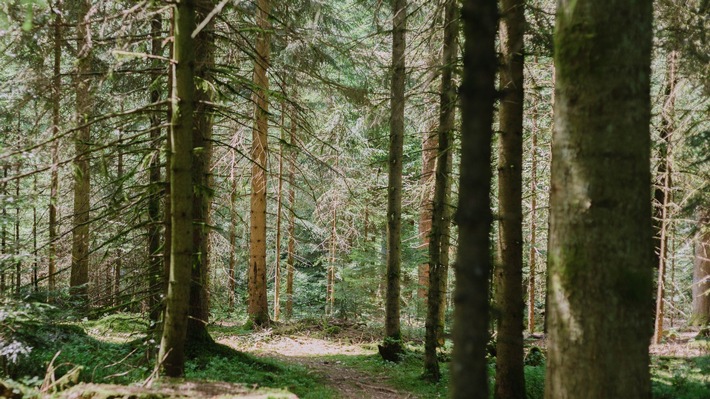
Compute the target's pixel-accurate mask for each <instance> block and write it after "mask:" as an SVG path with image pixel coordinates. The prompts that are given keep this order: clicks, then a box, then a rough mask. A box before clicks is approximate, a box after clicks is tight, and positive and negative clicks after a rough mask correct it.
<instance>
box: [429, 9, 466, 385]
mask: <svg viewBox="0 0 710 399" xmlns="http://www.w3.org/2000/svg"><path fill="white" fill-rule="evenodd" d="M457 7H458V6H457V3H456V1H455V0H447V2H446V4H445V11H444V13H445V16H444V50H443V54H442V64H443V65H442V67H441V90H440V97H439V103H440V106H439V124H438V128H437V137H436V140H435V141H436V143H437V148H436V158H435V159H437V162H436V169H435V178H434V198H433V204H432V212H431V219H430V228H431V234H430V237H429V246H428V247H429V248H428V250H429V273H428V281H427V285H428V287H429V290H428V298H427V318H426V336H425V343H424V376H425V378H427V379H428V380H431V381H438V380H439V379H440V378H441V373H440V370H439V361H438V358H437V356H436V348H437V346H439V344H440V340H441V339H442V333H443V327H444V326H443V317H442V316H443V313H444V309H445V305H446V295H445V293H446V274H447V273H448V240H449V237H448V236H449V222H450V220H449V219H450V218H449V216H448V214H449V212H448V209H447V208H448V201H449V191H450V186H451V185H450V180H451V176H450V171H451V163H452V162H451V161H452V153H453V152H452V149H451V147H452V144H453V132H454V123H455V113H456V87H455V85H454V81H453V73H454V70H455V68H456V61H457V53H458V52H457V47H458V46H457V36H458V30H459V26H458V25H459V24H458V10H457Z"/></svg>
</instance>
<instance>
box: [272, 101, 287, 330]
mask: <svg viewBox="0 0 710 399" xmlns="http://www.w3.org/2000/svg"><path fill="white" fill-rule="evenodd" d="M285 113H286V104H285V102H284V101H282V102H281V140H280V141H279V154H278V157H279V172H278V183H277V184H276V269H275V272H274V320H276V321H278V320H279V316H280V315H281V192H282V190H283V167H284V161H283V141H284V133H283V131H284V129H285V126H284V114H285Z"/></svg>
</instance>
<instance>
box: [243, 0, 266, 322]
mask: <svg viewBox="0 0 710 399" xmlns="http://www.w3.org/2000/svg"><path fill="white" fill-rule="evenodd" d="M270 12H271V1H270V0H258V1H257V13H256V22H257V25H258V28H259V33H258V37H257V42H256V59H255V60H254V86H255V92H254V130H253V133H252V148H251V159H252V162H253V164H252V175H251V213H250V226H251V233H250V235H249V304H248V308H247V313H248V314H249V319H250V320H251V322H252V323H253V324H254V325H257V326H261V325H266V324H268V323H269V321H270V320H269V303H268V301H267V296H266V167H267V165H266V154H267V151H268V141H267V133H268V128H269V123H268V117H269V102H268V90H269V81H268V77H267V75H266V71H267V69H268V67H269V58H270V53H271V49H270V47H271V38H270V34H269V29H271V28H270V27H271V24H270V23H269V14H270Z"/></svg>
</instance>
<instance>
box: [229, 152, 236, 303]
mask: <svg viewBox="0 0 710 399" xmlns="http://www.w3.org/2000/svg"><path fill="white" fill-rule="evenodd" d="M236 163H237V162H236V151H235V150H234V149H232V163H231V165H230V167H229V179H230V181H231V182H232V187H231V189H230V194H229V220H230V223H229V284H228V286H229V295H228V298H229V310H230V311H231V310H234V302H235V299H236V298H235V295H236V292H235V291H236V289H237V275H236V268H237V179H236V176H234V171H235V169H236V168H237V164H236Z"/></svg>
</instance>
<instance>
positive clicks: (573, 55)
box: [545, 0, 653, 399]
mask: <svg viewBox="0 0 710 399" xmlns="http://www.w3.org/2000/svg"><path fill="white" fill-rule="evenodd" d="M560 5H561V7H560V8H559V9H558V11H557V27H556V37H555V67H556V72H555V74H556V84H555V93H556V94H555V111H554V112H555V121H554V125H555V128H554V133H553V141H552V143H553V144H552V166H551V174H552V178H551V179H552V184H551V196H550V249H549V253H548V273H549V274H550V276H549V284H550V285H549V286H548V292H549V293H550V295H549V299H548V300H549V314H548V317H549V325H548V330H549V338H548V339H549V340H548V359H547V376H546V378H545V397H546V398H549V399H552V398H554V399H564V398H579V399H584V398H649V397H651V384H650V375H649V353H648V344H649V340H650V338H651V337H650V335H651V331H652V330H651V325H652V313H651V312H652V309H651V306H649V302H650V301H651V298H652V291H653V283H652V270H653V269H652V268H651V267H649V266H650V265H651V262H652V256H653V237H652V226H651V202H650V201H649V200H648V196H649V187H651V179H650V159H649V154H650V134H649V124H650V94H649V92H650V78H649V77H650V60H651V39H652V24H651V19H652V18H651V17H652V1H651V0H642V1H636V2H626V1H615V0H605V1H599V0H595V1H592V0H578V1H576V2H561V3H560Z"/></svg>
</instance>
